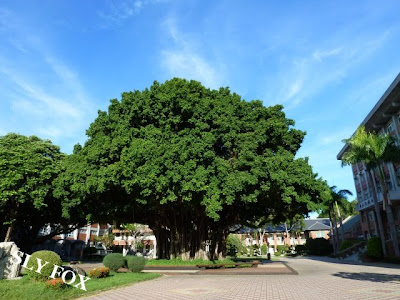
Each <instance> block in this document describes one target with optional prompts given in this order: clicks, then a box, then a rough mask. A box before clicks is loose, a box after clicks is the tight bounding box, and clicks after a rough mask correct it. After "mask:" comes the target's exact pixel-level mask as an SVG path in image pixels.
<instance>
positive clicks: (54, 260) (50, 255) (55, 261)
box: [26, 250, 62, 281]
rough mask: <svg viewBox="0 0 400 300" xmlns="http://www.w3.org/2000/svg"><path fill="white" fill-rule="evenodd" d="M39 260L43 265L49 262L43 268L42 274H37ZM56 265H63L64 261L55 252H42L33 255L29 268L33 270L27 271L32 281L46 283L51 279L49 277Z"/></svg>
mask: <svg viewBox="0 0 400 300" xmlns="http://www.w3.org/2000/svg"><path fill="white" fill-rule="evenodd" d="M37 258H39V259H41V260H42V265H43V264H45V263H46V262H49V263H48V264H46V265H45V266H44V267H43V268H42V270H41V271H40V274H39V273H36V270H37V267H38V264H37ZM54 265H57V266H61V265H62V260H61V258H60V256H59V255H58V254H57V253H55V252H53V251H47V250H41V251H37V252H34V253H33V254H32V256H31V258H30V260H29V263H28V268H32V270H28V269H26V271H27V274H28V277H29V278H30V279H33V280H37V281H46V280H48V279H49V276H50V275H51V273H52V272H53V268H54Z"/></svg>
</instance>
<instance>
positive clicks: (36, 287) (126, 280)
mask: <svg viewBox="0 0 400 300" xmlns="http://www.w3.org/2000/svg"><path fill="white" fill-rule="evenodd" d="M159 276H160V274H156V273H114V272H111V274H110V276H109V277H106V278H91V279H90V280H89V281H87V282H86V283H85V284H86V289H87V292H85V291H82V290H80V289H77V288H74V287H68V288H65V289H60V290H53V289H49V288H46V284H45V283H44V282H34V281H31V280H29V278H28V277H27V276H23V278H22V279H20V280H0V295H1V299H7V300H20V299H26V300H30V299H32V300H37V299H40V300H54V299H57V300H65V299H75V298H79V297H83V296H89V295H91V294H96V293H97V292H99V291H105V290H110V289H113V288H116V287H120V286H124V285H129V284H132V283H135V282H139V281H143V280H149V279H154V278H156V277H159ZM78 282H79V281H77V283H78Z"/></svg>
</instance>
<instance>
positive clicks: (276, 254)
mask: <svg viewBox="0 0 400 300" xmlns="http://www.w3.org/2000/svg"><path fill="white" fill-rule="evenodd" d="M274 254H275V256H281V255H282V253H280V252H275V253H274Z"/></svg>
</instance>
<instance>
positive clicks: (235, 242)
mask: <svg viewBox="0 0 400 300" xmlns="http://www.w3.org/2000/svg"><path fill="white" fill-rule="evenodd" d="M226 249H227V254H228V255H229V256H233V257H236V255H237V254H242V253H246V252H247V251H246V248H245V246H244V245H243V243H242V241H241V240H240V239H239V238H238V237H237V236H236V235H233V234H230V235H229V236H228V238H227V241H226Z"/></svg>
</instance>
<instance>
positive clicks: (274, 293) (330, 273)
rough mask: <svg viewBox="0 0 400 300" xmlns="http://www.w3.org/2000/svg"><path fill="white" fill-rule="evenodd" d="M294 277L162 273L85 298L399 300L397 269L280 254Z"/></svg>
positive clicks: (399, 284) (398, 269) (143, 299)
mask: <svg viewBox="0 0 400 300" xmlns="http://www.w3.org/2000/svg"><path fill="white" fill-rule="evenodd" d="M282 260H285V261H287V263H288V265H289V266H290V267H291V268H293V269H294V270H296V271H297V272H298V273H299V274H298V275H286V274H282V275H213V276H210V275H190V274H187V275H178V276H173V275H164V276H163V277H161V278H159V279H155V280H150V281H145V282H141V283H137V284H134V285H131V286H128V287H124V288H119V289H115V290H111V291H108V292H103V293H100V294H98V295H93V296H91V297H88V298H85V299H86V300H87V299H91V300H94V299H111V300H113V299H115V300H117V299H140V300H145V299H152V300H154V299H163V300H164V299H166V300H168V299H171V300H181V299H202V300H203V299H204V300H205V299H210V300H211V299H212V300H216V299H217V300H219V299H227V300H228V299H229V300H235V299H237V300H244V299H249V300H258V299H260V300H261V299H262V300H264V299H271V300H289V299H290V300H291V299H301V300H317V299H323V300H340V299H343V300H344V299H345V300H373V299H374V300H376V299H384V300H395V299H397V300H399V299H400V268H392V267H389V266H387V265H380V266H365V265H359V264H351V263H341V262H338V261H335V260H329V259H325V258H313V257H311V258H288V259H285V258H283V259H282Z"/></svg>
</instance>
